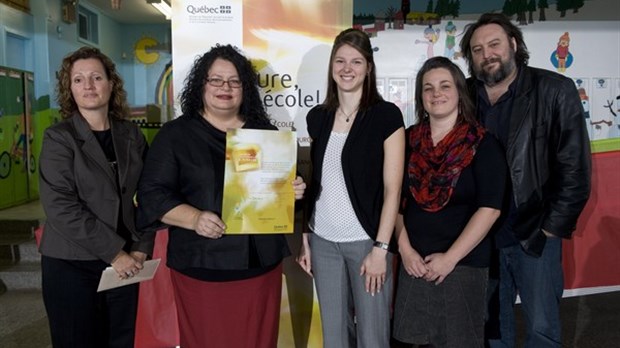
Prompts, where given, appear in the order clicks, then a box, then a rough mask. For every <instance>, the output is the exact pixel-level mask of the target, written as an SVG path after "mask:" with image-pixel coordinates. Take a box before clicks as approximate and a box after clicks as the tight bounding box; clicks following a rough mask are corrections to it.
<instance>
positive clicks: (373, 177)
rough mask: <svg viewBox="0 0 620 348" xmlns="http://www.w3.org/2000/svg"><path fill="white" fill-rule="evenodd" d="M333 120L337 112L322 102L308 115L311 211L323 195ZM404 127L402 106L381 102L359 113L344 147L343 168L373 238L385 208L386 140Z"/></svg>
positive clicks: (357, 212)
mask: <svg viewBox="0 0 620 348" xmlns="http://www.w3.org/2000/svg"><path fill="white" fill-rule="evenodd" d="M334 119H335V113H334V112H333V111H332V112H330V111H328V110H327V109H326V108H325V107H324V106H322V105H319V106H316V107H314V108H312V110H310V112H309V113H308V116H307V118H306V122H307V126H308V128H307V129H308V134H309V135H310V137H311V138H312V147H311V150H310V158H311V160H312V180H311V183H310V187H309V188H308V195H307V200H308V208H309V209H308V213H309V214H312V212H313V211H314V206H315V204H316V201H317V200H318V198H319V196H320V194H321V175H322V171H323V158H324V156H325V149H326V147H327V142H328V140H329V136H330V133H331V130H332V128H333V125H334ZM401 127H403V128H404V123H403V116H402V113H401V112H400V109H399V108H398V107H397V106H396V105H394V104H393V103H389V102H385V101H382V102H379V103H377V104H375V105H373V106H371V107H370V108H369V109H368V110H366V111H365V112H364V111H360V112H358V114H357V116H356V117H355V120H354V121H353V125H352V126H351V130H350V131H349V135H348V137H347V140H346V142H345V144H344V148H343V149H342V158H341V161H342V171H343V174H344V181H345V184H346V185H347V192H348V193H349V198H350V199H351V204H352V206H353V210H354V211H355V215H356V216H357V219H358V220H359V222H360V224H361V225H362V227H363V228H364V230H365V231H366V233H367V234H368V236H369V237H370V238H372V239H373V240H374V239H376V237H377V232H378V228H379V223H380V219H381V209H382V207H383V192H384V187H383V159H384V156H383V143H384V141H385V140H386V139H387V138H389V137H390V135H392V134H393V133H394V132H395V131H396V130H398V129H399V128H401ZM310 225H313V224H310Z"/></svg>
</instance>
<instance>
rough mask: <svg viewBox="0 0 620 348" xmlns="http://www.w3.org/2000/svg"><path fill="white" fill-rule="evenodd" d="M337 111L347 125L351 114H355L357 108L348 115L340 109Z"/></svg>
mask: <svg viewBox="0 0 620 348" xmlns="http://www.w3.org/2000/svg"><path fill="white" fill-rule="evenodd" d="M338 110H340V113H341V114H343V115H344V117H345V119H344V121H345V122H347V123H349V120H350V119H351V116H353V114H355V112H356V111H357V108H355V109H353V111H351V112H350V113H349V114H348V115H347V113H346V112H344V110H342V108H340V107H339V108H338Z"/></svg>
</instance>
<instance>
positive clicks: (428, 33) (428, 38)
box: [415, 25, 439, 59]
mask: <svg viewBox="0 0 620 348" xmlns="http://www.w3.org/2000/svg"><path fill="white" fill-rule="evenodd" d="M438 40H439V28H437V29H433V26H432V25H429V26H428V27H427V28H426V29H424V39H423V40H419V39H416V40H415V43H416V44H423V45H426V58H427V59H428V58H433V57H434V56H435V53H434V51H433V47H434V46H435V43H437V41H438Z"/></svg>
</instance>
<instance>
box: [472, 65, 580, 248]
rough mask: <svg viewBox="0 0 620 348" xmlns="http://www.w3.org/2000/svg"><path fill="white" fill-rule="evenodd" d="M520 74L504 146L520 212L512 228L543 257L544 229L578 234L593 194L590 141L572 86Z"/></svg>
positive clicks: (525, 70)
mask: <svg viewBox="0 0 620 348" xmlns="http://www.w3.org/2000/svg"><path fill="white" fill-rule="evenodd" d="M520 69H521V71H520V73H519V77H518V78H519V81H518V83H517V90H516V93H515V96H514V101H513V108H512V112H511V115H510V126H509V127H510V129H509V133H508V142H507V145H506V159H507V161H508V166H509V167H510V179H511V183H512V190H513V199H514V202H515V205H516V207H517V217H516V221H515V222H514V226H513V227H514V232H515V236H516V237H517V239H518V240H519V241H520V243H521V245H522V246H523V248H524V249H525V251H526V252H528V253H530V254H532V255H540V254H541V253H542V250H543V248H544V245H545V241H546V237H545V235H544V234H543V233H542V229H544V230H545V231H548V232H550V233H552V234H554V235H556V236H558V237H562V238H570V236H571V234H572V232H573V231H574V230H575V227H576V224H577V218H578V217H579V214H580V213H581V211H582V210H583V208H584V206H585V204H586V202H587V200H588V197H589V195H590V176H591V162H590V141H589V139H588V133H587V130H586V124H585V119H584V112H583V108H582V106H581V101H580V99H579V95H578V93H577V89H576V88H575V84H574V83H573V81H572V80H570V79H569V78H566V77H564V76H563V75H560V74H557V73H554V72H550V71H547V70H542V69H537V68H532V67H521V68H520ZM468 83H469V88H470V91H471V92H472V95H473V96H474V101H477V100H478V98H477V90H476V85H477V84H476V83H475V81H474V80H473V79H471V78H470V79H469V81H468ZM489 170H493V168H489Z"/></svg>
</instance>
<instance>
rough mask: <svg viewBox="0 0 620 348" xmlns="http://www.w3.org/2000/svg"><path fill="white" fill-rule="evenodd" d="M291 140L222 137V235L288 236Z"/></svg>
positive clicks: (289, 136)
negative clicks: (223, 159) (223, 141)
mask: <svg viewBox="0 0 620 348" xmlns="http://www.w3.org/2000/svg"><path fill="white" fill-rule="evenodd" d="M296 140H297V135H296V134H295V132H292V131H277V130H259V129H231V130H229V131H228V132H227V133H226V164H225V172H224V199H223V203H222V220H223V221H224V223H226V234H269V233H293V230H294V227H295V192H294V191H293V184H292V183H293V180H295V176H296V169H297V165H296V164H297V142H296Z"/></svg>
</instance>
